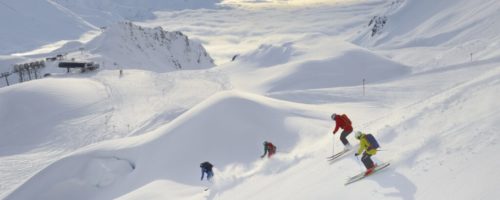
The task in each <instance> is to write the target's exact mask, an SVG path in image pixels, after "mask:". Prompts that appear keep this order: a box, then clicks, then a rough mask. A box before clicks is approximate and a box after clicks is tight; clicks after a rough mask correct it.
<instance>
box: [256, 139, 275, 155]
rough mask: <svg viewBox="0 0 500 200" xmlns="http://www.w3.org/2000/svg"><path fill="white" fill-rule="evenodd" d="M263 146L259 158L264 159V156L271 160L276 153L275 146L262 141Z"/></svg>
mask: <svg viewBox="0 0 500 200" xmlns="http://www.w3.org/2000/svg"><path fill="white" fill-rule="evenodd" d="M263 144H264V154H263V155H262V156H260V158H264V156H266V154H267V157H268V158H271V156H273V155H274V154H275V153H276V146H274V145H273V143H271V142H268V141H264V143H263Z"/></svg>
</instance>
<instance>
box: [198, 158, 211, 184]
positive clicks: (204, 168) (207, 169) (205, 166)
mask: <svg viewBox="0 0 500 200" xmlns="http://www.w3.org/2000/svg"><path fill="white" fill-rule="evenodd" d="M200 167H201V180H203V177H204V176H205V173H206V174H207V180H208V181H212V177H213V176H214V172H213V171H212V167H213V165H212V164H211V163H209V162H203V163H201V164H200Z"/></svg>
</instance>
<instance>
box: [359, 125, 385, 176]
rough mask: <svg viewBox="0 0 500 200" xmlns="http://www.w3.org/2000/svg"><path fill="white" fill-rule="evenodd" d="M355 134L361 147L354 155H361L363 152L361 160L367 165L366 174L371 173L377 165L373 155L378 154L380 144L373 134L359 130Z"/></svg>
mask: <svg viewBox="0 0 500 200" xmlns="http://www.w3.org/2000/svg"><path fill="white" fill-rule="evenodd" d="M354 136H355V137H356V139H358V140H359V149H358V152H357V153H355V154H354V155H355V156H359V155H360V154H361V153H363V156H361V161H362V162H363V164H364V165H365V167H366V172H365V175H369V174H371V173H373V170H374V169H375V167H376V166H377V165H376V164H375V163H374V162H373V160H372V159H371V157H372V156H373V155H375V154H377V148H379V144H378V142H377V140H375V138H374V137H373V135H372V134H364V133H362V132H361V131H357V132H356V133H355V135H354Z"/></svg>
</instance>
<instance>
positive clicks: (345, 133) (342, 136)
mask: <svg viewBox="0 0 500 200" xmlns="http://www.w3.org/2000/svg"><path fill="white" fill-rule="evenodd" d="M351 132H352V131H345V130H343V131H342V133H341V134H340V141H342V144H344V146H345V145H348V144H349V141H348V140H347V136H348V135H349V134H350V133H351Z"/></svg>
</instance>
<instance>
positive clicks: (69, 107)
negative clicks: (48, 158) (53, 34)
mask: <svg viewBox="0 0 500 200" xmlns="http://www.w3.org/2000/svg"><path fill="white" fill-rule="evenodd" d="M0 96H2V98H0V108H2V109H0V121H2V122H3V123H4V125H3V127H2V128H3V130H4V131H2V133H1V135H2V140H1V141H0V146H2V147H7V146H12V147H14V146H16V145H20V144H26V143H31V142H35V143H38V141H40V140H41V139H40V138H44V137H46V135H43V134H39V133H45V132H44V131H42V130H41V128H42V127H39V128H35V127H37V124H39V123H47V122H48V121H50V120H53V121H52V122H53V123H56V122H55V121H60V120H65V117H68V116H72V115H74V114H76V113H78V112H79V109H80V108H82V107H85V106H88V105H92V104H94V103H96V102H99V101H102V100H103V99H105V98H106V93H105V88H104V86H103V85H102V84H100V83H98V82H95V81H92V80H87V79H73V78H67V79H56V78H45V79H39V80H35V81H30V82H27V83H23V84H16V85H12V86H9V87H4V88H1V89H0ZM39 116H44V117H39ZM27 121H28V122H30V123H29V124H26V122H27ZM56 124H57V123H56ZM30 128H33V129H30ZM51 128H53V127H51ZM29 130H31V131H29ZM32 130H38V131H36V132H33V131H32ZM27 138H30V139H27Z"/></svg>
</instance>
